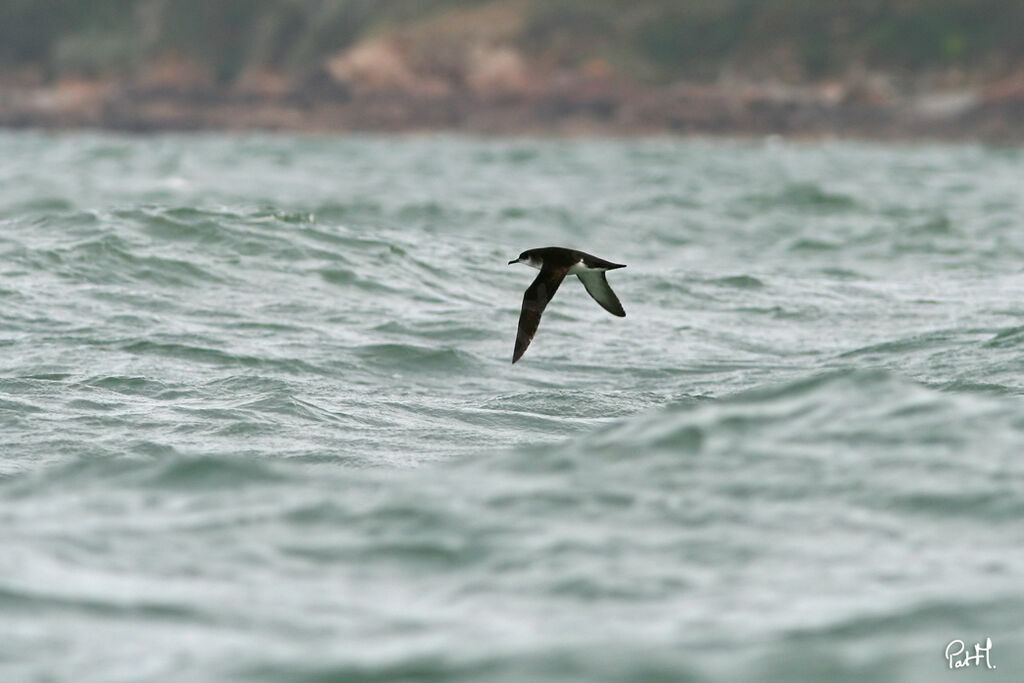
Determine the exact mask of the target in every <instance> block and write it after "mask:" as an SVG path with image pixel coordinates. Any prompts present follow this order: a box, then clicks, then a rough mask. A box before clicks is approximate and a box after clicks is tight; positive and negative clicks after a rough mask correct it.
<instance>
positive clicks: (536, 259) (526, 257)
mask: <svg viewBox="0 0 1024 683" xmlns="http://www.w3.org/2000/svg"><path fill="white" fill-rule="evenodd" d="M513 263H525V264H526V265H528V266H530V267H531V268H536V269H537V270H540V268H541V266H542V265H544V259H542V258H541V257H540V256H538V255H537V253H536V249H527V250H526V251H524V252H523V253H522V254H520V255H519V258H516V259H512V260H511V261H509V262H508V264H509V265H510V266H511V265H512V264H513Z"/></svg>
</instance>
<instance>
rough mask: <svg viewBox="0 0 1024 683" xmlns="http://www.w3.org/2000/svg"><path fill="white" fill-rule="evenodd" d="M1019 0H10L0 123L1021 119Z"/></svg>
mask: <svg viewBox="0 0 1024 683" xmlns="http://www.w3.org/2000/svg"><path fill="white" fill-rule="evenodd" d="M1022 27H1024V3H1021V2H1019V1H1017V0H901V1H899V2H882V1H879V0H844V1H842V2H840V1H838V0H769V1H755V0H714V1H712V0H689V1H686V2H679V1H673V0H636V1H634V2H631V3H619V2H613V1H612V0H375V1H374V0H251V1H250V0H180V1H178V2H170V1H168V0H102V1H94V0H4V1H3V2H0V125H5V126H32V127H71V126H89V127H102V128H111V129H124V130H140V131H144V130H161V129H178V130H188V129H201V128H242V129H254V128H255V129H295V130H324V131H331V130H377V131H382V130H383V131H387V130H451V129H460V130H469V131H474V132H485V133H486V132H495V133H524V132H525V133H592V132H598V133H615V134H618V133H647V132H664V131H679V132H696V133H727V134H747V133H749V134H759V135H760V134H773V133H779V134H800V135H820V134H832V133H836V134H854V135H860V136H863V135H869V136H874V137H887V136H929V137H936V136H937V137H952V138H986V139H1020V138H1021V137H1022V136H1024V134H1022V132H1021V131H1022V130H1024V126H1022V125H1021V124H1022V123H1024V40H1021V35H1022V32H1021V28H1022Z"/></svg>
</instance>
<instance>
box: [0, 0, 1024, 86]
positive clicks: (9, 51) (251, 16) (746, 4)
mask: <svg viewBox="0 0 1024 683" xmlns="http://www.w3.org/2000/svg"><path fill="white" fill-rule="evenodd" d="M488 4H491V5H494V4H497V5H503V6H506V7H507V8H508V9H509V11H510V12H512V13H514V14H515V15H516V16H518V17H520V19H521V21H520V22H519V25H518V26H517V27H516V28H515V30H514V31H512V32H511V39H510V42H512V43H513V44H514V46H515V47H517V48H519V49H520V50H521V51H522V52H523V53H524V54H525V55H526V56H527V57H528V58H531V59H535V60H536V61H537V62H538V63H541V64H545V65H549V66H559V65H563V66H573V65H577V64H580V63H583V62H586V61H588V60H594V59H600V60H603V61H604V62H606V63H608V64H610V65H612V66H614V67H615V68H617V69H619V70H620V71H622V72H624V73H627V74H631V75H634V76H637V77H640V78H643V79H647V80H653V81H659V82H668V81H672V80H676V79H684V78H685V79H708V78H715V77H717V76H718V75H719V74H721V73H722V71H723V69H726V68H728V69H731V70H733V71H738V72H741V73H742V72H744V71H748V72H751V73H755V74H756V73H758V72H761V71H767V72H770V73H784V74H789V75H791V76H792V77H796V78H805V79H806V78H818V77H823V76H828V75H830V74H841V73H843V72H844V71H845V70H847V69H849V68H850V66H851V65H854V64H859V65H864V66H867V67H872V68H882V69H890V70H908V71H922V70H927V69H934V68H948V67H960V68H963V69H966V70H979V69H981V70H987V71H1000V70H1005V69H1009V68H1012V67H1013V66H1015V65H1018V64H1019V63H1020V62H1021V61H1022V60H1024V40H1021V35H1022V30H1024V3H1022V2H1020V0H903V1H901V2H898V3H897V2H882V1H880V0H688V1H686V2H680V1H679V0H633V2H630V3H628V4H627V3H623V2H620V1H618V0H476V1H474V0H173V1H170V0H0V68H6V69H10V68H20V67H25V66H30V67H36V68H39V69H40V70H41V72H42V73H43V74H45V77H47V78H54V77H58V76H65V75H85V76H103V75H117V74H120V73H125V72H131V71H132V70H135V69H137V68H139V66H140V65H142V64H145V63H146V62H147V61H148V60H151V59H156V58H159V57H162V56H166V55H175V56H179V57H186V58H189V59H191V60H194V61H197V62H199V63H201V64H203V65H205V66H206V67H208V68H209V70H210V73H212V74H213V75H214V77H215V78H216V79H217V80H218V81H220V82H231V81H232V80H233V79H235V78H236V77H237V76H238V75H239V74H240V73H241V72H242V71H243V70H244V69H246V68H247V67H250V66H258V67H267V68H272V69H276V70H280V71H282V72H284V73H287V74H290V75H293V76H303V75H308V74H309V73H311V72H312V71H313V70H315V69H317V68H319V66H320V65H321V64H322V63H323V61H324V59H325V58H326V57H327V56H329V55H332V54H334V53H336V52H337V51H339V50H341V49H343V48H345V47H347V46H349V45H351V44H353V43H354V42H356V41H358V40H360V39H361V38H364V37H366V36H369V35H376V34H381V33H387V32H388V31H402V30H404V31H415V30H416V27H417V26H418V25H421V24H423V23H424V22H425V21H427V20H430V19H435V20H436V19H437V18H439V17H444V16H445V15H449V16H450V17H452V21H459V20H460V15H461V14H465V15H466V16H467V17H470V16H473V15H472V13H471V12H469V10H472V9H474V8H478V7H480V6H482V5H488ZM467 21H469V19H467ZM422 30H427V29H422Z"/></svg>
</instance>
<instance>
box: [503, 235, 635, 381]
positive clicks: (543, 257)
mask: <svg viewBox="0 0 1024 683" xmlns="http://www.w3.org/2000/svg"><path fill="white" fill-rule="evenodd" d="M513 263H525V264H526V265H528V266H530V267H531V268H536V269H537V270H539V271H540V274H538V275H537V278H536V279H535V280H534V281H533V283H532V284H531V285H530V286H529V287H527V288H526V292H525V293H524V294H523V309H522V311H521V312H520V313H519V332H518V334H516V348H515V351H514V352H513V353H512V362H513V363H515V362H516V361H517V360H519V359H520V358H522V356H523V354H524V353H526V348H527V347H528V346H529V345H530V342H531V341H533V335H534V334H536V332H537V326H538V325H539V324H540V316H541V313H543V312H544V308H545V307H546V306H547V305H548V302H549V301H551V297H553V296H554V295H555V292H557V291H558V286H559V285H560V284H562V280H564V279H565V276H566V275H575V276H576V277H578V278H579V279H580V282H582V283H583V286H584V287H585V288H586V289H587V293H588V294H590V296H592V297H593V298H594V301H596V302H597V303H599V304H601V308H603V309H604V310H606V311H608V312H609V313H611V314H612V315H617V316H619V317H620V318H622V317H625V315H626V311H624V310H622V304H621V303H619V298H618V297H617V296H615V292H613V291H612V288H611V287H610V286H609V285H608V280H607V278H605V275H604V274H605V271H608V270H615V269H616V268H625V267H626V266H625V265H623V264H621V263H612V262H611V261H605V260H604V259H600V258H597V257H596V256H591V255H590V254H585V253H583V252H582V251H576V250H575V249H563V248H562V247H544V248H542V249H527V250H526V251H524V252H523V253H522V254H520V255H519V258H517V259H512V260H511V261H509V262H508V264H509V265H512V264H513Z"/></svg>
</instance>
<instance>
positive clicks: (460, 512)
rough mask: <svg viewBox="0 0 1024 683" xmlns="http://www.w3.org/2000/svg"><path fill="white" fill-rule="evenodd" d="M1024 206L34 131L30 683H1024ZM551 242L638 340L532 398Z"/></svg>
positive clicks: (23, 662) (3, 388) (591, 338)
mask: <svg viewBox="0 0 1024 683" xmlns="http://www.w3.org/2000/svg"><path fill="white" fill-rule="evenodd" d="M1022 189H1024V153H1022V150H1021V149H1019V148H1011V149H1004V148H997V147H984V146H980V145H970V144H968V145H946V144H872V143H857V142H841V141H820V142H785V141H779V140H774V139H769V140H745V141H718V140H701V139H675V138H654V139H629V140H602V139H578V140H577V139H574V140H557V139H478V138H471V137H459V136H398V137H358V136H351V137H316V136H301V135H224V134H203V135H157V136H152V137H122V136H118V135H106V134H93V133H60V134H50V133H36V132H6V133H3V134H0V680H3V681H74V682H75V683H83V682H91V681H95V682H104V683H106V682H109V681H189V682H201V681H236V680H237V681H309V682H312V681H361V680H370V681H392V680H395V681H397V680H436V681H455V680H467V681H468V680H479V681H539V680H565V681H577V680H587V681H648V680H659V681H679V680H698V681H704V680H707V681H794V682H795V681H868V680H871V681H883V680H906V681H936V680H944V677H946V676H953V675H957V676H961V677H967V678H973V679H975V680H986V681H998V680H1015V681H1020V680H1024V654H1022V653H1024V593H1022V587H1024V396H1022V394H1024V192H1022ZM543 246H567V247H572V248H576V249H580V250H583V251H587V252H590V253H593V254H595V255H597V256H599V257H601V258H605V259H608V260H612V261H616V262H620V263H625V264H627V265H628V267H627V268H625V269H622V270H617V271H615V272H613V273H610V274H609V281H610V283H611V285H612V287H613V288H614V289H615V291H616V292H617V294H618V296H619V298H620V300H621V301H622V303H623V306H624V307H625V310H626V313H627V317H626V318H623V319H620V318H616V317H613V316H610V315H608V314H607V313H606V312H605V311H603V310H602V309H601V308H600V307H599V306H598V305H597V304H596V303H594V302H593V301H592V300H591V299H590V298H589V297H588V296H587V294H586V292H585V290H584V289H583V287H582V286H580V283H578V282H576V281H575V278H569V279H568V280H567V281H566V282H565V283H564V284H563V285H562V287H561V289H560V290H559V291H558V294H557V296H556V297H555V298H554V300H553V301H552V303H551V305H550V306H549V307H548V309H547V311H546V312H545V315H544V319H543V320H542V322H541V325H540V329H539V331H538V333H537V336H536V338H535V339H534V342H533V344H532V345H531V347H530V348H529V350H528V351H527V353H526V355H525V356H524V357H523V359H522V360H521V361H520V362H519V363H517V364H516V365H512V364H511V356H512V349H513V344H514V339H515V333H516V326H517V320H518V315H519V307H520V303H521V300H522V294H523V291H524V290H525V288H526V287H527V286H528V285H529V283H530V282H531V280H532V278H533V277H534V276H535V275H536V272H535V271H533V270H532V269H528V268H525V267H523V266H507V265H506V263H507V261H508V260H509V259H512V258H515V257H516V256H518V254H519V253H520V252H522V251H523V250H525V249H529V248H533V247H543ZM986 639H991V648H990V649H989V650H986V651H985V655H986V657H985V658H981V657H978V658H975V659H974V660H969V661H968V662H967V663H966V665H965V666H955V665H958V664H963V659H964V657H963V656H962V655H954V654H952V653H955V652H956V646H955V643H956V641H960V642H961V643H962V644H963V645H964V650H965V652H966V654H970V653H972V652H975V650H974V645H975V644H976V643H978V644H980V645H981V646H982V647H984V645H985V642H986ZM951 645H952V646H953V647H952V649H949V646H951ZM947 654H949V656H947ZM954 667H955V668H954ZM990 667H991V668H990ZM966 669H969V670H970V671H969V672H968V671H967V670H966ZM972 675H973V676H972Z"/></svg>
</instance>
